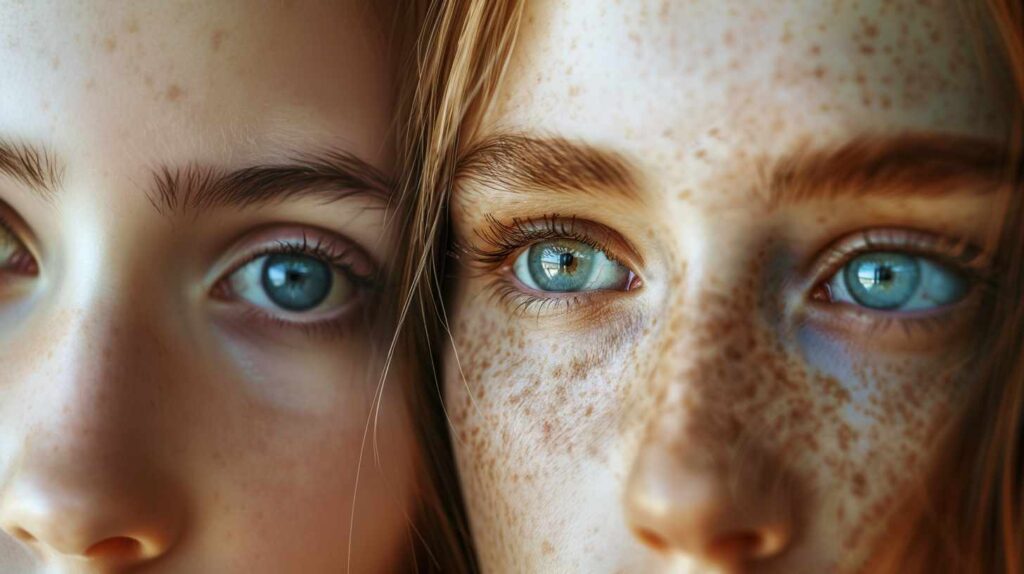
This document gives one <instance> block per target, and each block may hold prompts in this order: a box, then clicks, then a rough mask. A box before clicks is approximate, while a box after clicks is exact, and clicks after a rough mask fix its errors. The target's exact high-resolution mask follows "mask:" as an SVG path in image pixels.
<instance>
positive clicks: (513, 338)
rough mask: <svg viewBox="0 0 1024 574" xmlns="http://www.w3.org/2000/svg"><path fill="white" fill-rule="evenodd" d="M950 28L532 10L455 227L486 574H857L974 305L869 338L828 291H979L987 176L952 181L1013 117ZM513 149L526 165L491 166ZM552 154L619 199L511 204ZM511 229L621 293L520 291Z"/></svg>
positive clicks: (597, 195)
mask: <svg viewBox="0 0 1024 574" xmlns="http://www.w3.org/2000/svg"><path fill="white" fill-rule="evenodd" d="M964 21H966V20H965V18H963V17H962V16H961V15H960V14H959V13H958V12H957V10H956V9H955V8H953V7H952V6H951V5H950V4H947V3H941V2H940V3H929V4H928V5H925V4H924V3H918V2H909V1H908V2H875V1H870V2H857V3H854V2H834V3H833V2H829V3H823V2H814V1H785V2H781V1H780V2H769V3H757V6H756V8H755V7H754V4H753V3H749V2H740V1H736V2H721V1H718V0H715V1H711V0H709V1H696V2H687V3H656V2H559V1H554V0H550V1H549V0H540V1H537V2H530V3H528V6H527V9H526V13H525V15H524V21H523V26H522V28H521V34H520V36H519V39H518V43H517V47H516V50H515V52H514V53H513V55H512V61H511V64H510V67H509V70H508V75H507V77H506V79H505V81H504V83H503V84H502V87H501V89H500V90H499V93H498V94H497V97H496V101H495V102H494V105H493V106H492V107H491V108H489V110H488V112H487V113H486V114H485V115H484V117H483V119H482V120H481V122H480V124H479V125H477V126H471V127H470V128H469V133H470V134H471V136H472V137H470V138H468V139H469V143H468V144H467V147H466V149H465V150H464V153H466V154H468V155H469V156H470V158H468V159H467V167H466V168H465V169H464V171H463V177H462V178H460V180H459V182H458V185H457V187H456V191H455V196H454V199H453V209H452V223H453V226H454V229H455V234H454V235H455V239H456V242H457V243H458V244H459V247H460V248H459V249H457V253H459V254H460V255H459V256H458V259H457V261H456V263H455V265H456V271H455V273H456V280H455V290H454V292H453V293H452V294H451V296H450V304H449V312H450V314H451V316H452V327H453V338H454V345H452V349H451V350H450V351H449V352H448V354H447V357H446V375H445V381H446V383H445V384H446V386H445V389H446V391H445V392H446V400H447V403H448V409H449V412H450V414H451V417H452V421H453V424H454V435H455V439H454V441H455V450H456V455H457V460H458V465H459V470H460V473H461V477H462V484H463V487H464V489H465V493H466V501H467V505H468V508H469V514H470V520H471V525H472V532H473V534H474V537H475V541H476V546H477V549H478V552H479V554H480V558H481V561H482V563H483V565H484V569H485V570H486V571H490V572H719V571H721V572H852V571H857V570H858V569H859V568H861V567H862V566H863V564H864V563H865V561H866V560H867V559H868V558H869V557H870V555H871V554H872V549H873V548H874V546H875V544H876V543H878V540H879V534H880V533H882V532H884V528H885V525H886V523H887V521H888V520H889V519H890V517H891V512H892V511H893V510H894V509H895V508H897V507H898V503H899V502H900V501H901V500H903V499H904V498H905V495H906V494H907V492H908V489H911V488H913V487H914V485H916V484H919V481H920V480H921V479H922V477H923V473H924V471H925V468H926V466H927V464H928V462H929V461H930V460H932V458H933V456H934V448H936V444H937V437H938V436H941V432H942V431H943V430H944V429H945V427H944V424H945V423H946V422H947V421H948V420H950V415H951V413H952V412H953V409H954V408H955V405H956V404H957V403H956V401H957V399H958V397H959V393H960V392H961V391H962V390H963V389H964V388H965V385H968V384H970V378H969V377H967V376H964V374H963V370H964V366H965V365H969V364H970V358H971V357H972V356H973V355H974V352H975V349H974V348H973V347H972V344H971V343H972V338H971V337H970V336H969V334H970V333H971V328H972V326H973V323H972V320H973V318H974V317H975V316H976V310H977V308H978V307H977V306H978V304H979V302H981V301H982V300H983V299H984V293H983V290H982V289H980V288H978V287H977V285H976V282H972V281H970V280H967V279H964V281H965V282H964V283H961V284H962V285H969V287H965V288H964V290H963V292H962V293H961V295H960V296H958V297H956V298H950V299H949V300H944V301H943V302H942V304H936V305H932V306H930V307H928V308H918V309H915V310H912V311H900V310H892V309H890V310H879V309H866V308H865V307H864V306H863V305H858V304H855V303H853V302H851V301H849V300H845V301H844V300H841V297H840V295H841V293H839V291H837V289H839V288H838V287H835V288H833V287H834V286H835V283H832V282H830V280H831V279H832V278H833V277H835V276H836V274H837V272H839V271H840V270H841V269H843V268H845V267H844V266H845V265H846V264H847V262H849V261H850V258H851V257H853V255H852V254H856V253H863V252H867V251H870V249H868V247H871V246H874V249H875V250H876V251H877V250H881V251H895V252H902V253H906V254H910V255H911V256H922V257H924V258H925V259H926V260H929V261H932V260H933V261H943V262H945V263H944V265H946V267H944V269H947V270H949V271H953V270H956V273H960V274H961V275H959V276H960V277H964V278H966V277H970V276H971V275H970V274H971V271H970V270H971V269H979V270H983V269H984V261H985V257H986V255H985V253H984V246H985V245H986V239H987V234H988V233H989V232H990V231H991V230H992V229H993V226H992V224H991V222H992V221H993V212H994V211H995V208H994V200H993V194H992V193H990V192H989V191H990V190H991V189H992V188H993V186H994V180H993V179H992V169H991V166H992V165H998V163H999V162H998V158H994V159H993V161H991V162H989V163H986V161H987V160H985V159H984V158H982V159H980V160H978V161H975V160H971V161H966V160H965V159H964V158H967V157H969V156H972V154H973V152H971V151H970V150H972V149H974V150H977V149H983V148H984V149H987V146H988V145H989V144H991V145H992V146H993V149H998V146H999V145H1000V144H1001V142H1002V141H1004V138H1005V136H1006V134H1005V133H1004V126H1005V125H1006V123H1007V120H1006V118H1007V115H1006V111H1005V108H1004V103H1003V102H1002V100H1001V99H1000V95H999V90H998V89H997V87H996V85H997V82H995V83H994V82H993V81H992V80H993V78H996V79H998V77H999V76H998V70H989V73H988V74H985V73H982V72H981V71H980V70H979V67H978V62H979V58H978V56H977V55H976V54H974V53H973V52H972V51H971V46H972V45H975V44H974V43H973V41H972V38H971V36H969V34H970V32H969V31H968V30H967V29H966V28H965V27H964V26H963V22H964ZM509 135H511V136H516V137H517V138H526V139H525V140H515V141H518V142H522V141H527V142H533V144H530V143H526V144H522V145H520V147H518V148H516V150H517V151H515V152H512V153H510V152H508V146H507V141H508V140H504V141H506V147H505V148H502V150H503V152H502V153H496V154H493V153H492V154H491V155H490V156H487V154H486V153H481V152H480V149H481V148H480V146H481V145H489V146H490V147H489V148H487V149H491V150H493V149H495V147H494V142H495V141H496V140H495V139H494V138H496V137H501V136H509ZM552 138H559V139H558V140H556V141H557V142H561V143H559V144H558V145H561V146H562V147H563V148H564V147H565V146H569V147H571V148H572V149H573V150H575V152H574V153H577V152H579V151H580V150H584V151H585V152H587V153H590V156H589V157H591V158H593V157H594V153H597V152H599V153H600V154H603V155H602V156H601V157H603V158H604V159H605V160H608V161H606V163H609V162H610V163H611V164H614V165H617V166H619V167H620V168H621V169H620V170H619V172H625V174H624V175H623V174H621V173H620V176H621V177H620V176H616V177H607V175H605V176H604V177H589V176H582V177H581V176H580V175H579V174H580V173H582V172H583V171H585V170H584V169H583V168H581V167H580V166H579V165H578V164H573V163H572V162H570V161H565V162H562V163H561V164H559V163H558V162H557V161H555V162H552V164H549V165H548V166H547V168H546V169H541V170H539V172H540V173H539V175H538V174H537V172H538V170H534V177H524V176H522V172H523V171H528V170H529V169H530V168H528V167H527V168H524V167H523V165H519V164H517V163H516V162H520V163H522V162H527V163H528V162H529V161H531V160H532V161H536V159H537V157H540V158H548V159H550V158H551V157H553V154H552V153H549V151H545V152H543V153H539V154H534V155H531V154H530V153H529V152H528V151H526V152H524V151H523V149H524V148H529V147H530V146H531V145H534V146H535V145H536V142H537V141H541V142H545V143H543V145H547V146H549V147H548V148H545V149H546V150H550V149H551V147H550V146H551V145H553V144H551V142H552ZM499 141H500V140H499ZM563 144H564V145H563ZM964 144H966V145H964ZM498 147H499V148H501V146H500V145H499V146H498ZM837 150H839V151H840V152H845V153H836V152H837ZM851 150H852V151H851ZM865 150H875V151H876V152H877V153H875V154H874V155H871V154H869V153H867V152H865ZM862 152H863V153H862ZM944 154H945V155H944ZM568 155H572V154H571V153H568ZM982 155H984V154H982ZM994 155H995V156H998V155H999V153H998V151H996V152H994ZM868 156H871V157H873V158H874V160H871V159H869V158H868ZM893 157H899V158H902V159H900V161H899V162H897V163H898V164H899V165H898V166H896V167H894V168H893V171H891V172H886V173H889V174H890V175H892V177H871V176H869V174H868V172H871V173H874V174H875V176H877V175H878V173H879V170H875V171H874V172H872V171H871V170H872V165H874V166H875V167H877V166H878V165H879V164H877V163H875V164H872V163H871V162H872V161H886V160H887V159H891V158H893ZM915 157H916V158H918V159H916V160H908V159H907V158H915ZM481 158H482V159H481ZM524 158H525V159H524ZM481 163H486V164H487V165H489V166H490V167H491V168H492V169H490V170H488V171H487V172H486V173H485V172H483V171H481V170H480V169H479V166H480V165H481ZM553 164H557V165H553ZM592 164H593V162H592V163H591V165H592ZM968 164H970V165H968ZM980 164H985V165H983V166H982V167H981V169H979V165H980ZM929 165H930V166H931V167H928V166H929ZM935 165H943V166H948V169H936V168H935V167H934V166H935ZM566 166H569V167H568V168H566ZM794 166H796V167H794ZM553 167H558V168H559V170H564V171H568V172H573V171H574V170H575V171H576V172H577V173H576V176H575V180H574V181H568V182H567V180H573V177H568V178H562V177H551V176H550V172H551V171H553V169H552V168H553ZM787 168H792V169H789V170H787ZM883 171H884V170H883ZM494 174H499V176H498V177H495V175H494ZM517 174H519V175H517ZM794 174H796V175H794ZM787 175H794V177H792V178H787V177H786V176H787ZM826 191H827V192H828V193H824V192H826ZM556 214H557V217H555V216H556ZM492 218H493V219H492ZM516 218H519V220H520V224H519V225H518V227H517V225H516V224H515V223H514V219H516ZM550 221H556V223H555V224H554V225H553V226H552V225H548V224H546V223H545V222H550ZM545 226H547V227H545ZM523 228H526V230H527V231H529V230H532V229H538V228H540V229H547V230H548V231H547V232H548V236H549V237H550V236H555V237H558V236H563V237H564V236H566V235H571V234H569V233H566V230H569V231H571V232H573V233H576V232H578V231H582V233H583V234H585V235H587V239H588V241H592V242H594V243H595V244H597V245H599V246H600V247H601V249H602V250H603V251H604V253H606V254H607V255H608V256H609V258H611V259H614V260H615V261H617V262H618V263H620V264H621V265H622V267H623V268H625V269H628V271H629V272H630V273H631V274H630V275H627V277H628V278H629V280H628V281H626V282H623V283H622V284H621V285H619V286H618V287H617V288H606V289H603V290H598V291H593V292H575V293H569V294H566V293H552V292H542V290H538V289H536V288H532V287H531V286H529V285H526V284H524V282H523V281H522V280H521V279H520V277H519V275H517V267H516V264H515V262H516V261H517V260H518V258H519V257H520V256H522V255H523V254H524V253H525V252H526V251H527V250H528V248H529V245H530V241H529V240H527V239H523V235H524V233H523ZM552 228H553V229H554V232H552V231H551V229H552ZM509 229H518V231H513V232H509V231H508V230H509ZM526 235H528V233H526ZM510 236H511V238H510ZM495 237H498V238H499V241H495V240H494V238H495ZM502 241H504V243H505V245H504V246H503V247H502V248H501V249H499V247H501V246H498V245H495V244H496V243H501V242H502ZM967 245H970V246H972V247H971V248H970V249H966V248H965V246H967ZM878 246H882V247H878ZM968 252H970V253H971V254H972V255H971V257H967V256H965V253H968ZM958 266H961V267H962V268H958ZM950 276H952V275H950Z"/></svg>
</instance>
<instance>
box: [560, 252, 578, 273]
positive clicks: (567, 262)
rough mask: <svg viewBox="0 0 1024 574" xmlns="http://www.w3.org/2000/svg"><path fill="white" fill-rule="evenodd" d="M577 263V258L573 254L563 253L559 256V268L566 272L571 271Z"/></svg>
mask: <svg viewBox="0 0 1024 574" xmlns="http://www.w3.org/2000/svg"><path fill="white" fill-rule="evenodd" d="M575 262H576V258H575V257H573V254H572V253H562V254H561V255H559V256H558V266H559V267H561V268H562V269H564V270H567V271H571V270H572V267H573V263H575Z"/></svg>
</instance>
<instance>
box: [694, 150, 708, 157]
mask: <svg viewBox="0 0 1024 574" xmlns="http://www.w3.org/2000/svg"><path fill="white" fill-rule="evenodd" d="M693 155H694V157H696V158H697V159H704V158H706V157H707V156H708V152H707V150H704V149H699V150H697V151H696V152H695V153H694V154H693Z"/></svg>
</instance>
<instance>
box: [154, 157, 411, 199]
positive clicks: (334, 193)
mask: <svg viewBox="0 0 1024 574" xmlns="http://www.w3.org/2000/svg"><path fill="white" fill-rule="evenodd" d="M153 180H154V189H153V191H152V192H151V193H150V194H149V199H150V203H152V204H153V206H154V207H155V208H156V209H157V211H158V212H160V213H161V214H164V215H169V214H184V213H191V214H198V213H200V212H202V211H206V210H210V209H215V208H222V207H250V206H254V205H260V204H269V203H277V202H282V201H287V200H289V199H292V198H295V197H297V196H302V197H308V196H310V195H313V196H320V197H321V198H323V199H324V200H326V201H338V200H341V199H344V198H346V197H352V196H355V195H366V196H370V197H375V198H379V199H382V200H385V201H386V200H387V199H388V198H389V197H390V195H391V190H392V189H393V186H392V184H391V181H390V180H389V179H388V178H387V177H386V176H384V174H383V173H381V172H380V171H379V170H378V169H377V168H375V167H373V166H372V165H370V164H369V163H367V162H365V161H363V160H361V159H359V158H358V157H356V156H355V155H353V154H351V153H349V152H345V151H330V152H327V153H324V154H319V155H316V154H308V155H305V156H302V157H299V158H297V159H296V160H294V161H292V162H291V163H281V164H271V165H256V166H250V167H245V168H242V169H239V170H235V171H224V170H220V169H217V168H213V167H208V166H202V165H198V164H191V165H187V166H185V167H182V168H172V167H168V166H161V167H159V168H158V169H156V170H155V171H154V173H153Z"/></svg>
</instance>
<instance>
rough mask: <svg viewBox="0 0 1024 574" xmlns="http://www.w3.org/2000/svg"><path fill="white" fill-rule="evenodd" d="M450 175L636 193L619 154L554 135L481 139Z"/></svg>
mask: <svg viewBox="0 0 1024 574" xmlns="http://www.w3.org/2000/svg"><path fill="white" fill-rule="evenodd" d="M456 177H468V178H472V179H476V180H479V181H482V182H483V183H484V184H491V185H495V184H496V185H502V186H504V187H507V188H511V189H517V188H540V189H544V190H549V191H569V192H583V193H586V192H598V191H600V192H601V193H612V194H617V195H621V196H623V197H625V198H627V199H632V200H637V199H639V197H640V196H639V185H638V179H637V177H636V169H635V168H634V167H633V166H632V165H631V164H630V163H629V162H628V161H626V160H625V159H624V158H623V157H622V156H620V155H619V154H617V153H614V152H610V151H605V150H602V149H598V148H596V147H592V146H589V145H585V144H581V143H576V142H572V141H569V140H566V139H562V138H557V137H556V138H535V137H529V136H524V135H510V134H505V135H497V136H494V137H490V138H487V139H484V140H482V141H481V142H480V143H478V144H477V145H475V146H473V147H472V148H470V149H469V150H467V151H466V152H465V154H463V157H462V159H461V160H460V162H459V167H458V171H457V175H456Z"/></svg>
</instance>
